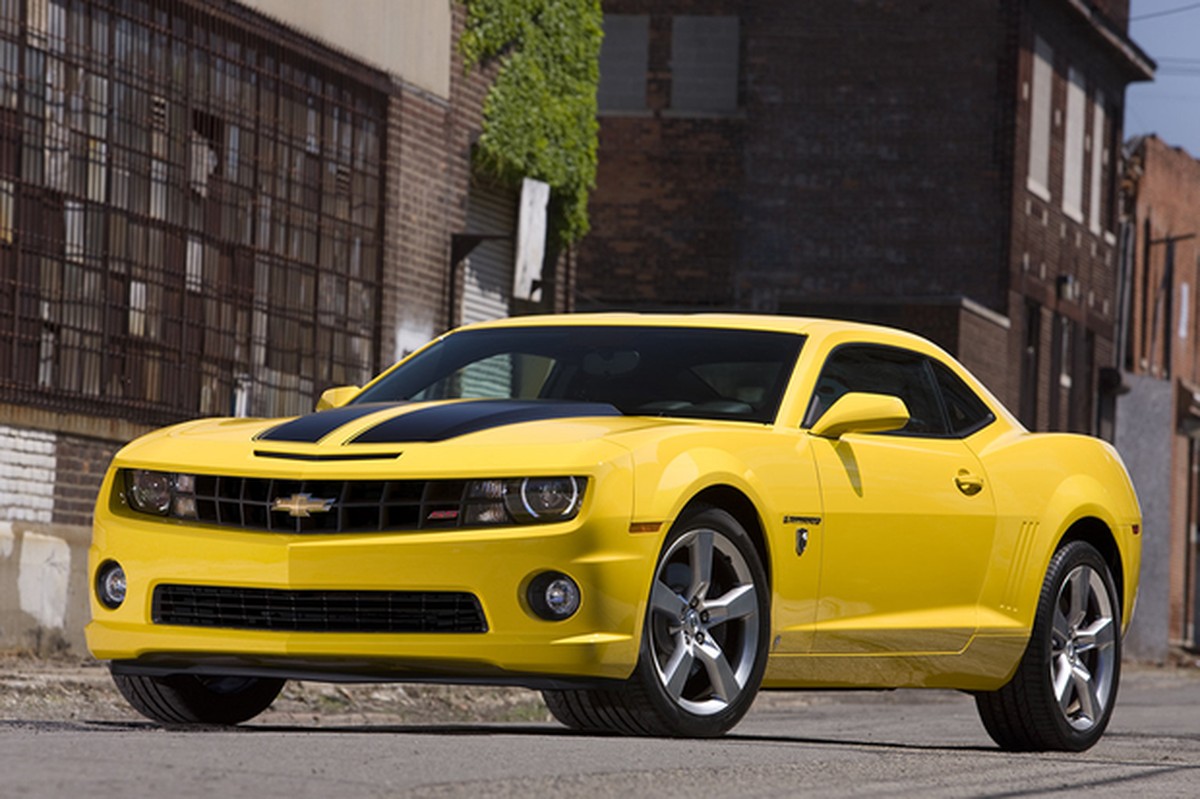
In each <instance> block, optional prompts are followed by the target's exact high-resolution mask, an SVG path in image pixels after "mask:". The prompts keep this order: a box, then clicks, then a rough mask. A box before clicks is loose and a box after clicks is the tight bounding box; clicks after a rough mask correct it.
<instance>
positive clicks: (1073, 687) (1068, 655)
mask: <svg viewBox="0 0 1200 799" xmlns="http://www.w3.org/2000/svg"><path fill="white" fill-rule="evenodd" d="M1120 613H1121V603H1120V598H1119V597H1118V596H1117V591H1116V588H1115V586H1114V584H1113V579H1112V574H1111V572H1110V570H1109V568H1108V564H1107V563H1106V562H1105V561H1104V558H1102V557H1101V556H1100V553H1099V552H1097V551H1096V550H1095V548H1093V547H1092V546H1091V545H1090V544H1088V543H1086V542H1084V541H1072V542H1071V543H1069V544H1067V545H1066V546H1064V547H1062V548H1061V549H1060V550H1058V552H1056V553H1055V555H1054V557H1053V558H1052V559H1051V561H1050V568H1049V569H1048V570H1047V572H1046V579H1045V582H1044V583H1043V585H1042V593H1041V597H1040V599H1039V602H1038V609H1037V615H1036V616H1035V617H1034V624H1033V632H1032V634H1031V635H1030V639H1029V644H1028V646H1027V647H1026V650H1025V655H1024V656H1023V657H1022V659H1021V663H1020V665H1019V666H1018V667H1017V672H1016V674H1015V675H1013V678H1012V679H1011V680H1010V681H1009V682H1008V684H1007V685H1005V686H1004V687H1002V688H1000V690H998V691H990V692H983V693H979V694H976V696H975V704H976V707H977V708H978V710H979V716H980V719H982V721H983V726H984V727H985V728H986V729H987V731H988V734H989V735H990V736H991V737H992V739H993V740H994V741H995V742H996V743H997V744H999V745H1000V746H1001V747H1002V748H1004V749H1008V750H1012V751H1046V750H1060V751H1070V752H1081V751H1083V750H1085V749H1088V748H1090V747H1091V746H1093V745H1094V744H1095V743H1096V741H1098V740H1100V736H1101V735H1103V734H1104V730H1105V728H1106V727H1107V726H1108V721H1109V718H1110V717H1111V716H1112V710H1113V704H1114V702H1115V701H1116V698H1117V685H1118V683H1119V681H1120V676H1121V615H1120Z"/></svg>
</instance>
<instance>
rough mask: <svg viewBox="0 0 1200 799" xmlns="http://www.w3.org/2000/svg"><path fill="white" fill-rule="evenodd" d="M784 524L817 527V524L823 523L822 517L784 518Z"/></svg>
mask: <svg viewBox="0 0 1200 799" xmlns="http://www.w3.org/2000/svg"><path fill="white" fill-rule="evenodd" d="M783 523H784V524H812V525H817V524H820V523H821V517H820V516H784V517H783Z"/></svg>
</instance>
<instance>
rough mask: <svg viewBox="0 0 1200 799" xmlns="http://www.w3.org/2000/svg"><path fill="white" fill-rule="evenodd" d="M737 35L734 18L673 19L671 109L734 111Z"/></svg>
mask: <svg viewBox="0 0 1200 799" xmlns="http://www.w3.org/2000/svg"><path fill="white" fill-rule="evenodd" d="M738 35H739V34H738V18H737V17H719V16H704V17H701V16H687V15H685V16H677V17H675V18H674V19H673V20H672V24H671V108H672V109H673V110H675V111H701V112H709V113H730V112H733V111H736V110H737V107H738Z"/></svg>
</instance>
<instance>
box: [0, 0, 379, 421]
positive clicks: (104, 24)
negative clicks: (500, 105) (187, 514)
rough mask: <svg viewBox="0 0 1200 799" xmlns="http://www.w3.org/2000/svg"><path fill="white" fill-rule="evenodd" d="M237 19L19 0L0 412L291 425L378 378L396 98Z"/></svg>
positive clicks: (6, 83) (1, 85)
mask: <svg viewBox="0 0 1200 799" xmlns="http://www.w3.org/2000/svg"><path fill="white" fill-rule="evenodd" d="M238 9H239V7H237V6H235V5H234V4H232V3H222V2H216V3H207V4H200V3H196V4H193V3H190V2H179V1H178V0H176V1H175V2H169V1H168V0H0V402H14V403H29V404H37V405H40V406H43V407H50V408H54V409H58V410H63V411H68V412H79V413H86V414H93V415H107V416H120V417H123V418H126V419H130V420H133V421H138V422H144V423H162V422H167V421H172V420H175V419H179V418H185V417H190V416H196V415H210V414H217V415H224V414H228V413H230V412H232V411H234V410H239V411H241V412H245V413H249V414H252V415H263V416H274V415H287V414H295V413H300V412H302V411H305V410H309V409H311V407H312V403H313V400H314V398H315V396H316V394H317V393H319V391H320V390H322V389H323V388H325V387H327V386H329V385H335V384H345V383H361V382H362V381H364V380H365V379H366V378H367V377H368V376H369V375H371V374H372V373H374V372H375V371H377V369H378V367H379V364H378V350H379V346H378V335H379V333H378V318H379V296H380V268H381V262H382V252H381V248H382V238H383V237H382V233H381V226H382V225H381V220H382V213H381V203H382V197H383V165H382V159H383V148H384V141H383V140H384V132H385V120H386V107H387V97H386V94H385V93H384V92H383V91H381V90H380V89H379V88H378V87H377V85H378V81H377V76H376V75H375V73H372V72H370V71H369V70H367V69H366V68H364V67H358V68H357V73H356V68H355V67H354V66H353V65H352V64H349V63H348V62H347V61H346V60H345V59H339V58H337V57H332V56H331V55H330V54H329V53H328V51H325V50H323V49H321V48H320V47H319V46H318V45H316V44H315V43H308V42H305V41H304V40H302V39H301V38H300V37H299V36H297V35H295V34H294V33H291V32H285V31H283V29H273V28H272V27H271V26H270V24H269V23H267V22H265V21H263V20H262V19H261V18H259V17H256V16H253V15H252V14H250V13H249V12H246V11H245V10H244V9H241V10H238ZM337 65H341V67H342V68H339V67H338V66H337Z"/></svg>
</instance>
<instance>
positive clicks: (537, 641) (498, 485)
mask: <svg viewBox="0 0 1200 799" xmlns="http://www.w3.org/2000/svg"><path fill="white" fill-rule="evenodd" d="M1140 524H1141V519H1140V515H1139V509H1138V504H1137V499H1136V497H1135V495H1134V492H1133V489H1132V487H1131V485H1130V481H1129V478H1128V476H1127V474H1126V472H1125V469H1124V467H1123V465H1122V463H1121V460H1120V458H1119V456H1118V455H1117V453H1116V452H1115V451H1114V450H1113V448H1112V447H1110V446H1109V445H1108V444H1106V443H1104V442H1103V441H1100V440H1097V439H1093V438H1088V437H1084V436H1077V435H1066V434H1038V433H1030V432H1029V431H1027V430H1026V429H1025V428H1024V427H1022V425H1021V424H1020V423H1019V422H1018V421H1017V420H1016V419H1015V418H1014V417H1013V416H1012V414H1010V413H1009V412H1008V411H1007V410H1005V408H1004V407H1003V406H1002V405H1001V404H1000V403H999V402H998V401H997V400H996V398H995V397H993V396H992V394H991V393H990V392H989V391H988V390H987V388H985V387H984V385H983V384H982V383H980V382H979V380H977V379H976V378H975V377H973V376H972V375H971V374H970V373H969V372H968V371H967V370H966V369H964V368H963V367H962V366H961V365H960V364H958V363H957V362H956V361H955V360H954V359H953V358H951V357H950V356H949V355H947V354H946V353H945V352H944V351H942V350H941V349H939V348H938V347H936V346H934V345H933V344H931V343H929V342H928V341H926V340H924V339H922V338H919V337H917V336H914V335H911V334H908V333H903V332H900V331H896V330H890V329H886V328H881V327H873V326H868V325H858V324H850V323H846V322H837V321H828V320H817V319H802V318H784V317H755V316H736V315H696V316H682V315H678V316H665V315H664V316H638V315H628V314H611V315H610V314H600V315H577V316H547V317H534V318H520V319H507V320H502V321H497V322H491V323H486V324H480V325H473V326H469V327H466V328H463V329H460V330H457V331H454V332H451V333H448V334H446V335H443V336H441V337H439V338H437V339H436V340H435V341H433V342H431V343H430V344H428V345H427V346H425V347H424V348H422V349H421V350H419V351H417V352H416V353H414V354H412V355H411V356H409V357H407V358H405V359H404V360H403V361H401V362H400V363H399V364H397V365H396V366H394V367H392V368H391V369H389V370H388V371H386V372H384V373H383V374H381V375H380V376H379V377H377V378H376V379H374V380H373V381H372V382H370V383H369V384H367V385H366V386H365V387H362V388H358V387H341V388H334V389H330V390H328V391H326V392H325V394H324V395H323V396H322V398H321V401H320V403H319V404H318V406H317V411H316V412H315V413H311V414H308V415H304V416H300V417H297V418H288V419H244V418H229V419H201V420H198V421H193V422H188V423H185V424H180V425H176V426H174V427H170V428H167V429H165V430H161V431H158V432H154V433H151V434H149V435H146V436H144V437H142V438H140V439H138V440H136V441H134V442H133V443H131V444H129V445H128V446H126V447H125V448H124V449H122V450H121V451H120V452H119V453H118V454H117V455H116V457H115V458H114V460H113V463H112V466H111V468H110V469H109V471H108V473H107V475H106V476H105V479H104V482H103V486H102V488H101V491H100V494H99V499H98V502H97V506H96V512H95V527H94V534H93V540H92V546H91V550H90V554H89V570H90V571H89V573H90V575H91V586H92V590H91V609H92V617H93V618H92V621H91V623H90V624H89V626H88V628H87V639H88V645H89V647H90V649H91V651H92V653H93V654H94V655H95V656H96V657H97V658H100V659H102V660H106V661H109V662H110V668H111V671H112V675H113V679H114V681H115V683H116V685H117V687H118V688H119V689H120V691H121V692H122V693H123V695H124V696H125V697H126V698H127V699H128V701H129V702H130V704H131V705H132V706H133V707H134V708H136V709H137V710H138V711H140V712H141V713H143V714H145V715H146V716H148V717H149V718H151V719H153V720H156V721H159V722H162V723H166V724H189V723H199V724H214V723H216V724H232V723H239V722H242V721H245V720H248V719H250V718H252V717H254V716H255V715H257V714H259V713H261V712H262V711H263V710H265V709H266V708H267V707H269V706H270V704H271V702H272V701H273V700H274V699H275V697H276V696H277V695H278V694H279V691H280V690H281V688H282V686H283V684H284V680H286V679H289V678H293V679H305V680H328V681H375V680H377V681H412V682H420V681H433V682H448V683H486V684H515V685H524V686H529V687H532V688H536V689H540V690H541V691H542V695H543V697H544V698H545V701H546V704H547V706H548V707H549V709H550V712H551V713H552V714H553V716H554V717H555V718H557V719H558V720H559V721H561V722H562V723H564V724H565V725H567V726H568V727H572V728H575V729H579V730H588V731H607V732H618V733H624V734H631V735H661V736H689V737H704V736H715V735H720V734H722V733H724V732H725V731H726V730H728V729H730V728H731V727H732V726H733V725H734V724H736V723H737V722H738V720H739V719H741V717H742V716H743V715H744V714H745V713H746V711H747V709H748V708H749V706H750V704H751V702H752V701H753V700H754V697H755V695H756V693H757V692H758V691H759V690H760V689H806V688H808V689H813V688H820V689H827V688H869V689H878V688H897V687H927V688H950V689H958V690H962V691H966V692H969V693H971V694H972V695H973V696H974V698H975V701H976V704H977V707H978V711H979V715H980V717H981V719H982V722H983V725H984V727H985V729H986V730H987V732H988V734H989V735H990V736H991V737H992V738H993V739H994V740H995V741H996V742H997V743H998V744H999V745H1000V746H1001V747H1003V748H1006V749H1011V750H1075V751H1078V750H1082V749H1086V748H1087V747H1089V746H1091V745H1092V744H1094V743H1095V742H1096V740H1097V739H1098V738H1099V737H1100V735H1101V734H1102V733H1103V731H1104V729H1105V726H1106V725H1107V724H1108V721H1109V718H1110V715H1111V713H1112V711H1113V704H1114V701H1115V699H1116V696H1117V686H1118V681H1119V676H1120V670H1121V639H1122V635H1123V634H1124V632H1125V630H1126V629H1127V626H1128V624H1129V619H1130V614H1131V612H1132V610H1133V606H1134V600H1135V598H1136V595H1137V584H1138V567H1139V557H1140V552H1141V536H1140V532H1141V530H1140Z"/></svg>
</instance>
